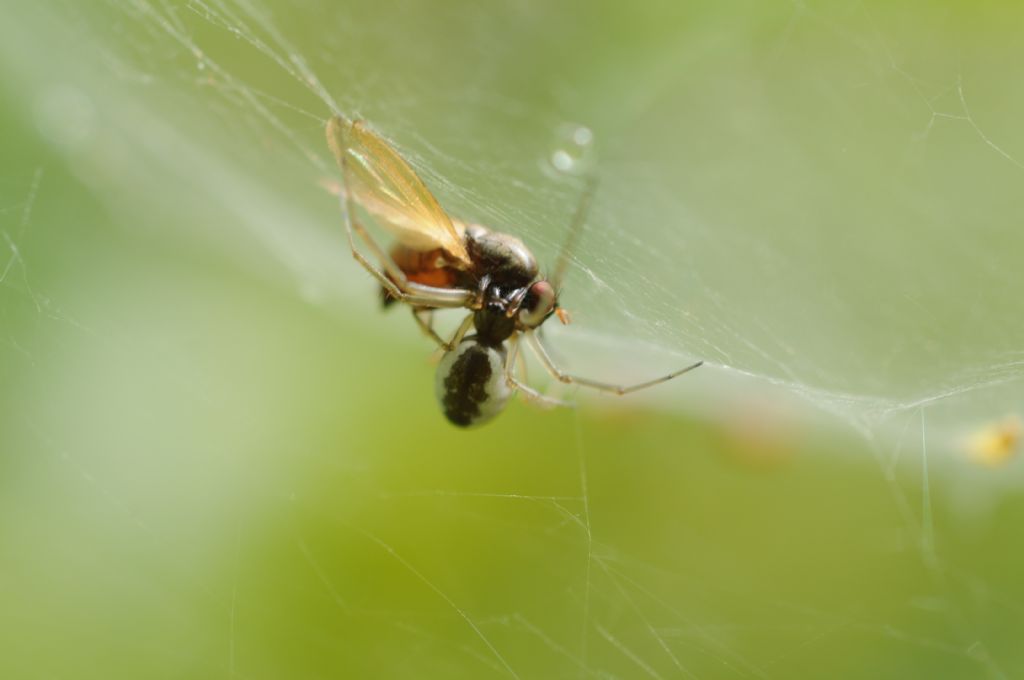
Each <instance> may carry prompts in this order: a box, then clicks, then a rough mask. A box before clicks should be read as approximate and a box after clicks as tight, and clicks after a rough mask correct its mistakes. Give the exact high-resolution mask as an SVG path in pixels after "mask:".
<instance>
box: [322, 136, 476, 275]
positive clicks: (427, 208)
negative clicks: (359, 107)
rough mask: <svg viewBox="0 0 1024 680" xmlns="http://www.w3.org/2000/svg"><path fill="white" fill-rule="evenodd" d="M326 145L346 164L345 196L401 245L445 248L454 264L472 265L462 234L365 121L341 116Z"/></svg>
mask: <svg viewBox="0 0 1024 680" xmlns="http://www.w3.org/2000/svg"><path fill="white" fill-rule="evenodd" d="M327 143H328V145H329V146H330V147H331V151H333V152H334V155H335V156H336V157H337V159H338V163H339V164H340V165H341V168H342V173H343V176H344V180H345V191H346V192H348V195H349V196H350V197H351V199H352V200H354V201H355V202H356V203H358V204H359V205H360V206H362V207H363V208H364V209H365V210H366V211H367V212H368V213H369V214H370V215H371V216H372V217H373V218H374V219H375V220H376V221H377V222H378V223H380V225H381V226H383V227H384V228H385V229H387V230H388V231H390V232H391V233H392V234H393V235H394V236H395V237H396V238H397V239H398V240H399V242H400V243H402V245H404V246H406V247H408V248H412V249H414V250H424V251H425V250H434V249H437V248H441V249H443V250H444V251H445V252H446V253H447V254H448V255H450V256H451V259H452V263H453V264H454V265H455V266H457V267H461V268H466V269H468V268H469V266H470V260H469V254H468V253H467V252H466V246H465V245H463V241H462V235H461V234H460V233H459V231H458V230H457V229H456V227H455V225H454V224H452V220H451V218H449V217H448V214H447V213H446V212H445V211H444V210H443V209H442V208H441V206H440V204H438V202H437V199H436V198H434V195H433V194H431V193H430V190H429V189H427V187H426V186H425V185H424V184H423V182H422V180H420V178H419V177H418V176H417V175H416V173H415V172H414V171H413V169H412V168H411V167H409V164H408V163H406V162H405V160H404V159H403V158H402V157H401V156H399V155H398V152H397V151H395V149H394V148H393V147H392V146H391V145H390V144H388V143H387V142H386V141H384V140H383V139H382V138H381V137H380V136H378V135H377V134H376V133H374V132H373V131H372V130H370V128H369V127H367V126H366V124H365V123H363V122H362V121H358V120H357V121H355V122H353V123H351V124H347V123H345V122H344V121H342V119H341V118H340V117H338V116H333V117H332V118H331V120H330V121H329V122H328V123H327Z"/></svg>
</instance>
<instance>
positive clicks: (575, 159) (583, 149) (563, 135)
mask: <svg viewBox="0 0 1024 680" xmlns="http://www.w3.org/2000/svg"><path fill="white" fill-rule="evenodd" d="M553 147H554V148H553V150H552V152H551V155H550V156H549V157H548V161H549V162H550V164H551V167H552V168H554V169H555V170H556V171H557V172H560V173H565V174H570V175H580V174H584V173H586V172H587V171H588V170H589V169H590V167H591V166H592V165H593V159H594V133H593V132H592V131H591V130H590V128H588V127H586V126H585V125H578V124H575V123H565V124H563V125H560V126H558V128H557V130H556V131H555V141H554V145H553Z"/></svg>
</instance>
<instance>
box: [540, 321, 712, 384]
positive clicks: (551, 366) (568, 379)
mask: <svg viewBox="0 0 1024 680" xmlns="http://www.w3.org/2000/svg"><path fill="white" fill-rule="evenodd" d="M526 341H527V342H529V343H530V347H531V348H532V349H533V351H534V352H535V353H536V354H537V358H538V359H540V362H541V363H542V364H544V368H546V369H547V370H548V373H550V374H551V375H552V377H554V378H555V380H558V381H559V382H563V383H570V384H571V383H575V384H577V385H583V386H584V387H590V388H593V389H595V390H601V391H602V392H610V393H611V394H619V395H622V394H629V393H630V392H636V391H637V390H642V389H644V388H647V387H653V386H655V385H659V384H661V383H663V382H668V381H669V380H671V379H672V378H676V377H679V376H681V375H682V374H683V373H686V372H688V371H692V370H693V369H695V368H699V367H700V366H702V365H703V364H704V362H703V361H698V362H697V363H694V364H690V365H689V366H687V367H686V368H681V369H679V370H678V371H673V372H672V373H669V374H668V375H663V376H661V377H660V378H655V379H654V380H647V381H645V382H641V383H636V384H634V385H615V384H612V383H606V382H600V381H598V380H591V379H590V378H581V377H579V376H575V375H569V374H568V373H564V372H563V371H562V370H561V369H559V368H558V367H557V366H555V363H554V362H553V361H551V357H549V356H548V353H547V350H545V349H544V345H542V344H541V343H540V341H539V340H537V338H536V337H535V336H534V335H533V333H527V334H526Z"/></svg>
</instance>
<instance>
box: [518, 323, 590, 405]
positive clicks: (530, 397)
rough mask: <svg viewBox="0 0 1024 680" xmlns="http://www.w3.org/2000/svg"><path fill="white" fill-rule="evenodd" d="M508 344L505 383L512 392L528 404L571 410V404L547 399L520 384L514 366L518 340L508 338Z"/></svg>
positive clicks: (551, 398) (543, 395)
mask: <svg viewBox="0 0 1024 680" xmlns="http://www.w3.org/2000/svg"><path fill="white" fill-rule="evenodd" d="M509 344H510V345H511V347H510V348H509V350H508V354H507V355H506V356H505V383H506V384H507V385H508V386H509V387H510V388H512V389H513V390H518V391H519V393H520V394H522V395H523V397H524V398H525V399H526V400H527V401H530V402H533V403H535V404H539V405H541V406H546V407H548V408H552V407H555V406H564V407H567V408H572V406H573V405H572V404H567V403H566V402H564V401H559V400H558V399H555V398H553V397H549V396H547V395H546V394H541V393H540V392H538V391H537V390H535V389H533V388H532V387H530V386H529V385H527V384H526V383H524V382H522V381H521V380H519V379H518V378H516V376H515V364H516V356H517V355H518V354H519V339H518V338H517V337H516V336H512V337H511V338H509Z"/></svg>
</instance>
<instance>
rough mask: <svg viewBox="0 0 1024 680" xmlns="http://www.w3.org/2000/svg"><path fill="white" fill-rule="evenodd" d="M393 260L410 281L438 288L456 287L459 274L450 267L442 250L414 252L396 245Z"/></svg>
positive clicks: (392, 250) (392, 252)
mask: <svg viewBox="0 0 1024 680" xmlns="http://www.w3.org/2000/svg"><path fill="white" fill-rule="evenodd" d="M391 259H392V260H393V261H394V263H395V264H396V265H397V266H398V268H399V269H401V270H402V273H404V274H405V276H406V277H407V278H408V279H409V280H410V281H413V282H415V283H419V284H422V285H424V286H434V287H436V288H451V287H452V286H454V285H455V282H456V277H457V275H458V272H457V270H455V269H453V268H452V267H450V266H448V262H447V260H446V259H445V253H444V251H443V250H441V249H440V248H436V249H434V250H413V249H412V248H407V247H405V246H403V245H401V244H396V245H395V246H394V247H393V248H392V249H391Z"/></svg>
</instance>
